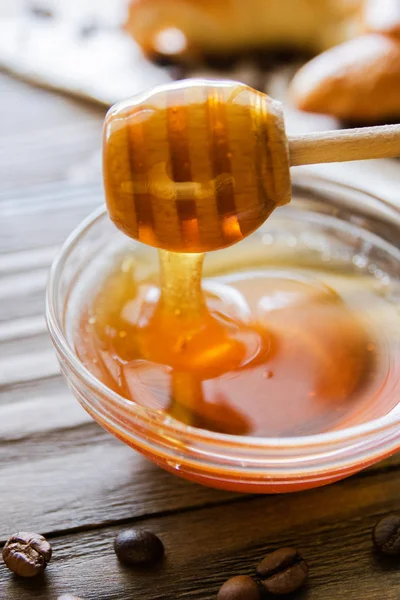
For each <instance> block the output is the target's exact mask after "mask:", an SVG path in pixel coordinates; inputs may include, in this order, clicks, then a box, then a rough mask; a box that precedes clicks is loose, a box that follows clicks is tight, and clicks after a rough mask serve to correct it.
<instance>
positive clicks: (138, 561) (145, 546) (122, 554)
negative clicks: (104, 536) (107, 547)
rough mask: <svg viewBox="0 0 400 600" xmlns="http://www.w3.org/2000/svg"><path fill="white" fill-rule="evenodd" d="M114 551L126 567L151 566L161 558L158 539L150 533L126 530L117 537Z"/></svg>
mask: <svg viewBox="0 0 400 600" xmlns="http://www.w3.org/2000/svg"><path fill="white" fill-rule="evenodd" d="M114 550H115V553H116V555H117V556H118V558H119V560H120V561H121V562H123V563H125V564H127V565H151V564H154V563H156V562H158V561H159V560H161V558H162V557H163V554H164V546H163V543H162V541H161V540H160V538H158V537H157V536H156V535H154V533H151V532H150V531H141V530H137V529H128V530H126V531H122V532H121V533H119V534H118V535H117V537H116V538H115V541H114Z"/></svg>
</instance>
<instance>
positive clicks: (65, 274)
mask: <svg viewBox="0 0 400 600" xmlns="http://www.w3.org/2000/svg"><path fill="white" fill-rule="evenodd" d="M289 218H290V222H291V223H292V224H294V226H295V228H297V230H298V231H300V232H301V231H302V232H303V233H302V235H303V234H304V235H305V238H304V239H305V242H304V243H308V245H309V248H310V252H314V253H318V252H323V251H324V250H323V249H321V248H318V230H319V229H321V228H325V229H326V230H327V228H328V229H329V227H331V225H330V224H331V223H333V222H334V223H335V224H336V225H335V226H337V227H339V229H338V230H337V231H340V232H341V233H340V234H339V235H337V234H335V235H336V237H337V238H338V239H339V238H341V237H342V238H343V240H344V242H343V243H346V244H347V243H348V244H349V247H350V248H352V249H353V250H352V252H354V255H353V261H354V262H355V263H357V260H358V257H359V256H360V248H359V247H358V245H359V241H360V240H363V242H362V243H363V248H362V251H363V252H364V261H365V264H364V265H358V266H359V267H360V268H366V267H368V274H369V276H371V277H375V278H376V277H378V278H379V277H380V278H381V280H382V282H383V283H384V284H385V294H388V295H389V296H390V301H391V303H392V304H394V305H395V306H396V310H397V309H398V306H399V300H400V251H399V249H398V248H397V246H398V242H399V233H398V232H399V227H400V212H399V211H398V210H397V209H396V208H394V207H393V206H390V205H389V204H387V203H385V201H383V200H382V199H380V198H377V197H375V196H372V195H369V194H367V193H365V192H362V191H360V190H358V189H355V188H351V187H348V186H343V185H339V184H337V183H334V182H331V181H328V180H325V179H318V178H315V177H308V178H306V179H304V180H303V179H299V180H297V181H296V180H295V181H294V185H293V199H292V202H291V203H290V204H289V205H287V206H285V207H282V208H280V209H278V210H277V211H275V213H274V214H273V215H272V216H271V217H270V218H269V219H268V220H267V222H266V223H265V224H264V225H263V227H262V228H260V230H259V231H257V232H256V233H255V234H253V236H262V238H260V239H262V240H263V241H264V242H265V243H266V244H268V243H270V238H271V235H270V232H271V231H273V230H274V231H276V230H277V228H278V229H279V227H278V225H279V223H280V224H282V223H284V222H285V219H287V220H288V223H289ZM335 231H336V230H335ZM299 235H300V234H299ZM307 236H308V237H307ZM365 236H367V237H365ZM251 237H252V236H250V242H251ZM289 238H290V236H289ZM292 238H293V235H292ZM307 239H308V242H307ZM366 239H367V241H366ZM368 240H370V241H368ZM292 241H293V240H292ZM245 242H246V240H244V241H243V242H241V244H245ZM250 242H249V243H250ZM360 243H361V242H360ZM249 247H250V246H249ZM291 247H292V248H291ZM290 248H291V250H290ZM127 251H129V252H130V254H131V255H132V256H136V257H137V261H138V264H140V261H141V260H142V257H143V256H147V257H150V259H151V260H155V254H153V255H152V254H151V253H155V251H154V250H153V249H150V248H147V247H145V246H143V245H142V244H140V243H136V242H134V241H132V240H130V239H128V238H127V237H126V236H124V235H123V234H121V233H120V232H118V231H117V229H116V228H115V227H114V226H113V225H112V223H111V222H110V220H109V219H108V217H107V214H106V211H105V209H104V208H100V209H98V210H97V211H96V212H95V213H94V214H92V215H91V216H89V217H88V218H87V219H86V220H85V221H84V222H83V223H82V224H81V225H80V226H79V227H78V228H77V229H76V230H75V231H74V232H73V233H72V234H71V235H70V237H69V238H68V239H67V241H66V242H65V244H64V246H63V247H62V248H61V250H60V252H59V254H58V256H57V257H56V259H55V261H54V264H53V266H52V268H51V272H50V278H49V284H48V290H47V310H46V314H47V323H48V328H49V331H50V335H51V338H52V341H53V343H54V346H55V349H56V352H57V356H58V360H59V362H60V366H61V370H62V372H63V374H64V375H65V377H66V379H67V381H68V384H69V386H70V388H71V390H72V392H73V393H74V395H75V396H76V398H77V399H78V400H79V402H80V403H81V404H82V406H83V407H84V408H85V409H86V410H87V412H88V413H89V414H90V415H91V416H92V417H93V418H94V419H95V420H96V421H97V422H98V423H99V424H100V425H101V426H102V427H104V428H105V429H106V430H108V431H109V432H111V433H112V434H113V435H114V436H116V437H117V438H119V439H120V440H121V441H123V442H124V443H126V444H128V445H129V446H131V447H132V448H134V449H135V450H137V451H139V452H141V453H142V454H143V455H144V456H146V457H147V458H148V459H150V460H151V461H153V462H154V463H156V464H158V465H159V466H160V467H162V468H163V469H166V470H167V471H170V472H172V473H175V474H176V475H178V476H180V477H183V478H186V479H190V480H193V481H196V482H198V483H201V484H204V485H208V486H211V487H215V488H222V489H227V490H234V491H239V492H251V493H254V492H260V493H277V492H286V491H295V490H301V489H306V488H311V487H317V486H321V485H324V484H327V483H330V482H333V481H336V480H338V479H341V478H344V477H346V476H348V475H351V474H352V473H355V472H357V471H359V470H360V469H363V468H365V467H367V466H369V465H371V464H373V463H375V462H377V461H379V460H381V459H383V458H385V457H387V456H389V455H391V454H393V453H394V452H396V451H397V450H398V449H399V448H400V408H399V406H400V398H396V397H394V398H392V400H393V402H392V405H391V408H390V410H389V411H388V412H387V414H384V415H382V416H379V417H378V418H371V419H369V420H366V421H365V422H363V423H362V424H360V425H356V426H353V427H348V428H344V429H339V430H337V429H336V430H333V431H330V432H327V433H320V434H316V435H306V436H299V437H276V438H259V437H242V436H236V435H227V434H220V433H214V432H210V431H206V430H202V429H197V428H194V427H191V426H187V425H185V424H183V423H181V422H179V421H177V420H175V419H173V418H172V417H170V416H169V415H168V414H166V413H163V412H161V411H159V410H155V409H152V408H147V407H145V406H143V405H141V404H140V402H135V401H132V400H127V399H126V398H124V397H122V396H120V395H118V394H117V393H115V392H114V391H112V390H110V389H108V388H107V387H106V386H105V385H104V384H103V383H102V382H101V381H99V380H98V379H97V378H96V377H95V376H94V375H93V374H92V373H91V372H90V371H89V370H88V369H87V368H86V367H85V365H84V364H83V363H82V362H81V361H80V360H79V358H78V356H77V354H76V352H75V349H74V344H73V332H74V324H75V323H76V320H77V317H78V315H79V313H80V310H81V309H82V306H83V305H84V303H85V302H86V301H87V298H88V297H89V296H88V294H93V293H94V291H95V289H96V286H99V283H101V281H102V280H103V279H104V276H105V274H106V273H107V272H108V271H109V270H110V268H111V266H112V264H114V263H115V260H116V259H117V257H120V256H121V254H123V253H126V252H127ZM227 251H228V250H223V251H221V255H222V253H223V252H227ZM265 251H266V252H267V251H268V250H267V248H266V250H265ZM243 252H244V253H245V252H246V246H245V245H244V246H243ZM288 252H289V259H290V252H298V249H296V248H293V243H288ZM357 253H358V254H357ZM365 255H367V258H368V260H366V259H365ZM354 257H356V258H357V260H355V258H354ZM371 265H372V266H373V267H374V268H372V267H371ZM357 268H358V267H357ZM387 272H390V278H389V279H388V277H387V275H385V273H387ZM385 277H386V281H383V280H384V279H385ZM399 376H400V373H399ZM393 393H395V392H393ZM139 400H140V398H139Z"/></svg>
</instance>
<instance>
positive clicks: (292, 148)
mask: <svg viewBox="0 0 400 600" xmlns="http://www.w3.org/2000/svg"><path fill="white" fill-rule="evenodd" d="M397 155H400V125H388V126H380V127H368V128H360V129H349V130H338V131H326V132H320V133H312V134H306V135H301V136H295V137H289V138H288V137H286V134H285V127H284V119H283V110H282V105H281V104H280V103H279V102H277V101H276V100H273V99H271V98H270V97H268V96H266V95H265V94H262V93H260V92H257V91H255V90H253V89H251V88H249V87H248V86H246V85H243V84H241V83H236V82H232V81H206V80H186V81H181V82H177V83H173V84H170V85H168V86H163V87H156V88H154V89H152V90H150V91H148V92H146V93H144V94H141V95H139V96H136V97H134V98H133V99H130V100H127V101H124V102H121V103H119V104H117V105H115V106H114V107H113V108H111V110H110V111H109V113H108V115H107V117H106V122H105V130H104V181H105V190H106V199H107V206H108V210H109V214H110V217H111V219H112V220H113V221H114V223H115V224H116V225H117V227H119V228H120V229H121V230H122V231H123V232H125V233H126V234H127V235H128V236H130V237H132V238H134V239H136V240H140V241H142V242H144V243H146V244H150V245H152V246H155V247H157V248H160V249H163V250H170V251H175V252H186V253H188V252H189V253H190V252H198V253H200V252H206V251H209V250H216V249H218V248H223V247H226V246H228V245H230V244H232V243H234V242H236V241H239V240H240V239H242V238H244V237H245V236H247V235H249V234H250V233H251V232H253V231H254V230H255V229H257V228H258V227H259V226H260V225H261V224H262V223H263V222H264V221H265V219H266V218H267V217H268V216H269V214H270V213H271V212H272V211H273V210H274V209H275V208H276V207H277V206H279V205H283V204H286V203H287V202H289V200H290V190H291V186H290V173H289V168H290V166H296V165H305V164H313V163H324V162H341V161H350V160H361V159H370V158H384V157H392V156H397Z"/></svg>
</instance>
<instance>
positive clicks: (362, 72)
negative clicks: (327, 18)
mask: <svg viewBox="0 0 400 600" xmlns="http://www.w3.org/2000/svg"><path fill="white" fill-rule="evenodd" d="M362 24H363V29H364V31H365V32H366V33H365V34H364V35H362V36H360V37H358V38H356V39H353V40H350V41H347V42H345V43H344V44H341V45H339V46H337V47H335V48H331V49H330V50H327V51H326V52H324V53H323V54H321V55H319V56H317V57H316V58H314V59H313V60H311V61H310V62H309V63H307V64H306V65H305V66H304V67H302V68H301V69H300V71H299V72H298V73H297V74H296V76H295V77H294V79H293V81H292V85H291V96H292V98H293V99H294V102H295V104H296V106H297V107H298V108H300V109H302V110H305V111H308V112H314V113H325V114H330V115H332V116H334V117H337V118H339V119H343V120H349V121H358V122H363V121H364V122H382V121H387V120H393V119H395V118H397V117H400V0H367V2H366V3H365V6H364V12H363V15H362Z"/></svg>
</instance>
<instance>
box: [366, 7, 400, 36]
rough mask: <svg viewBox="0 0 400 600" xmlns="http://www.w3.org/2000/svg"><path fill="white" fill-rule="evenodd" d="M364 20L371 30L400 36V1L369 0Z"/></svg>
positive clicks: (367, 27)
mask: <svg viewBox="0 0 400 600" xmlns="http://www.w3.org/2000/svg"><path fill="white" fill-rule="evenodd" d="M363 21H364V26H365V29H366V30H367V31H369V32H374V33H384V34H385V35H393V36H395V37H400V1H399V0H367V1H366V3H365V7H364V14H363Z"/></svg>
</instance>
